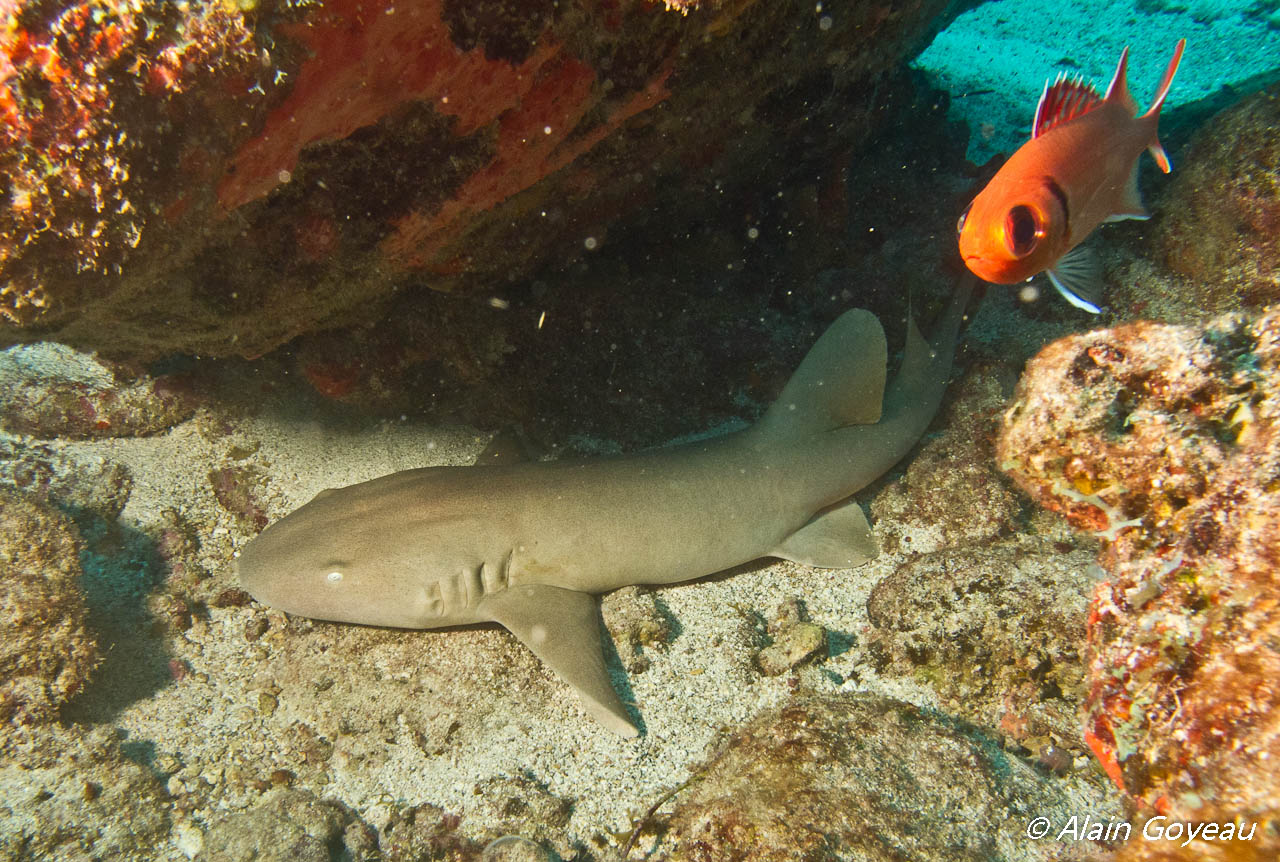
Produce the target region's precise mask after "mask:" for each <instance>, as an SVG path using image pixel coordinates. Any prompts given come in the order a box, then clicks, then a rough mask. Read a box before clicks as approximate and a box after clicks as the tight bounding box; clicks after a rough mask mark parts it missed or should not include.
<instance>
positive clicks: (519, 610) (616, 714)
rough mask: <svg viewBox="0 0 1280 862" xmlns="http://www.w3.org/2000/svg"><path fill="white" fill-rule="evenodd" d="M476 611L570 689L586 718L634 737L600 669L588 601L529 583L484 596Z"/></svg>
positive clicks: (595, 623) (593, 607) (594, 611)
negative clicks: (531, 654) (535, 658)
mask: <svg viewBox="0 0 1280 862" xmlns="http://www.w3.org/2000/svg"><path fill="white" fill-rule="evenodd" d="M481 610H482V611H484V612H485V613H486V614H487V615H488V616H489V618H490V619H492V620H493V621H494V622H496V623H500V624H501V625H503V626H505V627H506V629H507V630H508V631H509V632H511V633H512V634H513V635H515V636H516V637H517V638H519V639H520V642H521V643H523V644H524V645H525V646H527V647H528V648H529V649H530V650H532V651H533V654H534V655H536V656H537V657H538V658H539V659H541V660H542V661H544V662H546V664H547V666H548V667H550V668H551V669H552V670H553V671H555V672H556V673H557V674H558V675H559V676H560V678H561V679H563V680H564V681H565V682H567V683H569V685H571V686H573V688H574V689H575V690H576V691H577V692H578V697H579V699H581V701H582V705H583V707H584V708H585V709H586V710H587V712H588V713H590V715H591V717H592V718H594V719H596V720H597V721H599V722H600V723H601V724H603V725H604V726H605V727H607V728H609V729H610V730H612V731H613V732H614V733H618V734H621V735H622V736H626V737H632V736H637V735H638V734H639V731H638V730H636V726H635V725H634V724H632V723H631V719H630V718H628V717H627V710H626V708H625V707H624V706H623V705H622V701H621V700H620V699H619V698H618V693H617V692H616V691H614V688H613V683H612V682H611V681H610V679H609V671H608V669H607V668H605V665H604V651H603V650H602V649H601V642H600V623H599V621H598V619H597V617H598V616H599V611H598V610H597V609H596V600H595V598H594V597H592V596H590V595H588V594H587V593H580V592H577V591H576V590H566V589H562V588H561V587H552V586H547V585H546V584H530V585H527V586H521V587H511V588H510V589H507V590H504V591H503V592H500V593H496V594H494V595H491V596H489V597H487V598H486V599H485V600H484V602H483V604H482V605H481Z"/></svg>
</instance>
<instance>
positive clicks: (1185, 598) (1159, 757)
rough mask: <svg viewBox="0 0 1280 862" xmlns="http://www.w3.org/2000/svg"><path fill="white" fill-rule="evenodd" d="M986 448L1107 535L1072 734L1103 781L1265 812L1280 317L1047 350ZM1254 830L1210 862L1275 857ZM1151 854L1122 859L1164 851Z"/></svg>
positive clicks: (1278, 487)
mask: <svg viewBox="0 0 1280 862" xmlns="http://www.w3.org/2000/svg"><path fill="white" fill-rule="evenodd" d="M997 458H998V459H999V462H1000V464H1001V466H1002V467H1003V468H1004V469H1005V470H1006V471H1007V472H1008V473H1009V475H1011V476H1012V477H1013V478H1014V480H1015V481H1016V482H1017V483H1018V484H1019V485H1020V486H1021V487H1022V488H1023V489H1024V490H1025V491H1027V493H1029V494H1030V495H1031V496H1032V497H1034V498H1035V499H1036V500H1037V501H1038V502H1039V503H1041V505H1043V506H1045V507H1047V508H1049V509H1051V510H1054V511H1057V512H1061V513H1062V514H1063V515H1065V516H1066V518H1067V519H1068V520H1069V521H1070V522H1071V523H1072V524H1073V525H1075V526H1076V527H1077V528H1079V529H1082V530H1087V531H1089V532H1092V533H1095V534H1097V535H1099V536H1102V537H1104V538H1106V539H1107V540H1108V541H1107V542H1106V543H1105V544H1104V550H1103V552H1102V554H1101V559H1100V563H1101V565H1102V567H1103V568H1104V569H1105V570H1106V575H1105V580H1103V581H1102V582H1100V583H1098V584H1097V586H1096V587H1095V589H1094V593H1093V597H1092V603H1091V606H1090V614H1089V631H1088V649H1089V667H1088V677H1087V685H1088V694H1087V698H1086V716H1085V727H1084V738H1085V741H1086V742H1088V744H1089V745H1090V747H1091V748H1092V749H1093V751H1094V753H1095V754H1096V755H1097V757H1098V759H1099V761H1100V762H1101V764H1102V766H1103V767H1104V769H1106V771H1107V773H1108V774H1109V775H1110V776H1111V778H1112V780H1113V781H1114V782H1115V783H1116V784H1117V785H1118V786H1119V787H1120V788H1121V789H1123V790H1124V791H1126V792H1127V793H1128V794H1130V795H1131V796H1132V797H1133V798H1135V799H1136V800H1137V801H1138V802H1139V803H1140V804H1142V805H1143V806H1145V807H1146V808H1147V811H1148V812H1149V813H1150V812H1159V813H1160V814H1162V815H1168V816H1169V817H1171V818H1179V819H1192V820H1197V821H1204V820H1230V819H1232V818H1235V817H1237V816H1238V817H1242V818H1247V819H1251V820H1261V821H1266V820H1268V819H1269V818H1271V819H1274V818H1275V816H1276V814H1277V813H1278V812H1280V722H1277V716H1280V604H1277V600H1276V597H1277V595H1280V311H1271V312H1269V313H1267V314H1264V315H1262V316H1258V317H1252V318H1248V317H1244V316H1239V315H1236V316H1227V317H1223V318H1219V319H1217V320H1215V321H1213V322H1211V323H1210V324H1208V325H1207V326H1205V327H1190V326H1171V325H1161V324H1156V323H1146V322H1143V323H1133V324H1129V325H1126V326H1121V327H1117V328H1114V329H1104V330H1097V331H1094V332H1089V333H1086V334H1083V335H1077V336H1072V337H1069V338H1065V339H1062V340H1060V341H1057V342H1055V343H1053V344H1051V345H1049V346H1048V347H1046V348H1045V349H1044V350H1042V351H1041V352H1040V354H1039V355H1038V356H1037V357H1035V359H1033V360H1032V361H1031V362H1030V363H1029V364H1028V366H1027V369H1026V372H1025V373H1024V375H1023V377H1022V380H1021V382H1020V383H1019V385H1018V390H1017V393H1016V395H1015V398H1014V402H1013V405H1012V406H1011V407H1010V408H1009V410H1008V412H1007V413H1006V415H1005V419H1004V427H1003V430H1002V433H1001V436H1000V439H999V441H998V444H997ZM1262 832H1264V833H1266V835H1269V836H1270V837H1269V838H1268V837H1266V835H1264V836H1263V837H1262V838H1261V839H1260V840H1262V841H1264V842H1269V843H1265V844H1264V845H1257V846H1250V847H1249V848H1247V850H1248V852H1249V853H1254V852H1255V851H1256V850H1257V849H1258V846H1262V847H1263V848H1264V850H1266V853H1264V856H1250V855H1244V856H1240V857H1236V856H1230V857H1222V858H1275V857H1274V854H1275V852H1276V848H1277V846H1280V839H1277V838H1276V836H1275V833H1274V831H1273V830H1269V829H1267V828H1265V827H1262ZM1138 843H1142V842H1141V839H1139V842H1138ZM1202 843H1203V842H1202ZM1268 848H1269V849H1268ZM1164 849H1168V848H1164ZM1201 849H1203V847H1202V848H1201ZM1211 849H1212V848H1211ZM1157 850H1160V848H1157V847H1155V846H1152V847H1150V848H1147V849H1141V848H1136V846H1135V848H1126V849H1125V850H1124V851H1123V853H1124V854H1127V855H1123V856H1122V858H1125V859H1134V860H1137V859H1155V858H1160V859H1164V858H1173V857H1169V856H1167V855H1159V853H1158V852H1157ZM1160 852H1164V851H1163V850H1160ZM1179 852H1181V851H1179ZM1206 852H1208V851H1206ZM1213 852H1214V853H1217V852H1218V851H1217V850H1216V849H1215V850H1214V851H1213ZM1224 852H1225V851H1224ZM1144 854H1146V855H1144ZM1152 854H1154V855H1152ZM1267 854H1270V855H1267ZM1178 858H1208V857H1207V856H1185V857H1178ZM1214 858H1218V857H1217V856H1215V857H1214Z"/></svg>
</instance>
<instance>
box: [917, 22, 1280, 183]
mask: <svg viewBox="0 0 1280 862" xmlns="http://www.w3.org/2000/svg"><path fill="white" fill-rule="evenodd" d="M1265 5H1266V4H1262V3H1257V2H1254V0H1188V2H1176V0H1146V2H1106V0H1100V2H1078V0H1073V2H1045V0H992V2H988V3H982V4H980V5H978V6H977V7H976V8H974V9H970V10H968V11H966V12H963V13H961V14H960V15H959V16H958V17H957V18H956V19H955V20H954V21H952V22H951V24H950V25H949V26H948V27H947V28H946V29H945V30H943V31H942V32H941V33H939V34H938V35H937V37H936V38H935V39H934V40H933V42H932V44H930V45H929V46H928V47H927V48H926V49H925V50H924V51H923V52H921V54H920V56H919V57H917V58H916V60H915V62H914V63H913V65H914V66H916V67H918V68H920V69H923V70H924V71H925V72H927V73H928V74H929V75H930V77H931V78H932V79H933V81H934V83H935V84H936V85H937V86H938V87H940V88H942V89H944V90H946V91H947V92H949V93H950V94H951V111H950V113H951V116H952V117H953V118H955V119H959V120H963V121H965V122H966V123H967V124H968V125H969V128H970V131H971V136H970V138H969V159H970V160H971V161H973V162H975V163H976V164H982V163H984V162H986V161H987V160H988V159H990V158H991V157H992V156H993V155H995V154H996V153H999V152H1005V153H1009V152H1012V151H1013V150H1014V149H1016V148H1017V147H1018V146H1019V145H1021V144H1022V143H1023V142H1024V141H1026V139H1027V138H1028V137H1029V136H1030V134H1031V121H1032V119H1033V118H1034V116H1035V107H1036V102H1037V101H1038V100H1039V98H1040V93H1041V90H1042V89H1043V87H1044V85H1045V82H1046V80H1050V79H1052V78H1054V77H1056V76H1057V75H1058V74H1059V73H1063V74H1066V75H1068V76H1076V75H1080V76H1082V77H1083V78H1084V80H1085V81H1086V82H1091V83H1092V84H1093V85H1094V86H1095V87H1096V88H1097V89H1098V92H1100V93H1102V92H1105V91H1106V88H1107V84H1108V83H1110V81H1111V76H1112V74H1114V72H1115V68H1116V62H1117V61H1118V60H1119V59H1120V52H1121V51H1122V50H1123V49H1124V48H1125V46H1128V47H1129V73H1128V80H1129V91H1130V92H1131V93H1132V94H1133V97H1134V99H1135V100H1136V101H1137V102H1138V106H1139V108H1140V109H1141V110H1144V111H1145V110H1146V108H1147V106H1148V105H1149V104H1150V103H1151V97H1152V95H1153V94H1154V92H1155V88H1156V84H1157V83H1159V81H1160V76H1161V75H1163V74H1164V70H1165V66H1166V65H1168V63H1169V58H1170V56H1171V55H1172V54H1173V48H1174V45H1176V44H1177V42H1178V40H1179V39H1184V38H1185V39H1186V40H1187V48H1186V52H1185V53H1184V54H1183V57H1182V64H1181V65H1180V66H1179V68H1178V75H1177V77H1176V78H1175V79H1174V85H1173V89H1172V90H1171V91H1170V92H1169V98H1168V99H1167V100H1166V102H1165V106H1164V113H1165V114H1169V113H1171V112H1173V111H1176V110H1177V109H1178V107H1179V106H1181V105H1185V104H1188V103H1190V102H1195V101H1198V100H1200V99H1204V98H1205V97H1207V96H1211V95H1213V94H1214V93H1215V92H1217V91H1218V90H1219V89H1220V88H1222V87H1224V86H1230V87H1237V88H1238V87H1242V86H1249V85H1252V86H1253V87H1257V86H1258V85H1259V84H1260V83H1261V82H1262V81H1264V80H1275V79H1276V78H1277V77H1280V59H1278V58H1280V11H1275V10H1274V8H1273V10H1272V11H1271V12H1270V13H1267V12H1266V11H1265ZM1268 14H1270V16H1271V18H1270V19H1268V18H1267V15H1268ZM1251 82H1252V83H1251ZM1175 167H1176V166H1175Z"/></svg>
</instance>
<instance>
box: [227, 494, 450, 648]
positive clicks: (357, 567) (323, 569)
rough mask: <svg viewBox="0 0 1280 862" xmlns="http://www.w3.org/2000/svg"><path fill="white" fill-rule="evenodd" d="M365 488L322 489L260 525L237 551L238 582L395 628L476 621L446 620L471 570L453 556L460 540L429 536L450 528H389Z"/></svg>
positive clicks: (278, 602) (266, 594)
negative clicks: (462, 576) (371, 507)
mask: <svg viewBox="0 0 1280 862" xmlns="http://www.w3.org/2000/svg"><path fill="white" fill-rule="evenodd" d="M366 484H368V483H366ZM364 490H365V489H364V487H363V486H362V485H355V486H352V487H350V488H343V489H339V490H327V491H321V492H320V493H319V494H318V495H316V497H315V498H314V499H313V500H311V502H309V503H307V504H306V505H305V506H302V507H301V508H300V509H298V510H297V511H295V512H293V513H292V514H290V515H289V516H288V517H286V518H283V519H281V520H279V521H277V522H275V523H274V524H272V525H271V526H269V527H267V529H265V530H263V531H262V533H260V534H259V535H258V537H257V538H256V539H254V540H253V541H252V542H250V543H249V544H248V545H246V546H245V547H244V549H243V550H242V551H241V552H240V556H239V559H238V560H237V563H236V568H237V571H238V574H239V579H240V584H241V585H242V586H243V587H244V589H245V590H246V591H247V592H248V593H249V595H251V596H253V598H255V599H256V600H258V601H259V602H261V603H263V604H265V605H270V606H271V607H274V608H278V609H280V610H282V611H285V612H286V613H290V614H298V615H301V616H306V617H312V618H315V619H323V620H336V621H340V622H351V623H363V624H365V625H377V626H392V627H396V628H425V627H429V626H434V625H440V624H442V623H452V622H470V621H472V620H470V619H465V618H462V619H453V618H451V619H450V620H448V621H444V620H442V619H441V618H442V617H443V616H444V614H445V613H446V611H452V612H454V613H453V614H452V617H458V616H459V614H457V613H456V611H457V610H459V608H457V607H456V605H457V602H450V601H448V600H447V599H448V598H449V597H451V596H452V594H453V592H454V591H453V590H452V589H451V586H452V585H453V583H454V582H456V581H457V580H458V573H459V572H462V571H463V570H464V569H466V564H465V562H464V561H463V560H462V559H460V558H459V559H454V557H456V556H457V553H458V550H457V548H458V546H457V544H456V543H451V542H449V541H447V537H446V536H444V535H438V536H437V538H438V541H431V539H432V538H433V536H432V534H433V533H437V534H438V533H441V532H447V531H448V530H447V526H448V525H447V524H442V525H439V526H442V527H443V528H444V529H443V530H433V529H432V525H430V524H425V525H424V524H423V523H422V522H416V523H413V524H408V523H406V524H405V525H404V529H401V530H395V529H387V521H386V519H387V517H388V513H385V512H372V511H367V507H366V505H365V503H366V500H365V499H363V498H365V497H366V494H365V493H364ZM401 514H402V516H403V513H401ZM395 516H396V513H390V517H393V518H394V517H395ZM433 549H438V550H433ZM446 557H447V558H446ZM433 574H438V575H439V577H433ZM463 610H465V608H464V609H463ZM463 616H465V614H464V615H463Z"/></svg>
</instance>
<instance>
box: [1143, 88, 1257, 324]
mask: <svg viewBox="0 0 1280 862" xmlns="http://www.w3.org/2000/svg"><path fill="white" fill-rule="evenodd" d="M1159 210H1160V213H1161V215H1160V219H1161V221H1160V224H1159V225H1158V227H1157V235H1156V258H1157V260H1160V261H1162V262H1163V263H1164V264H1165V266H1167V267H1168V268H1169V269H1170V270H1172V271H1173V272H1175V273H1177V274H1178V275H1181V276H1184V277H1185V278H1187V279H1189V282H1188V284H1187V285H1186V286H1187V287H1188V288H1189V290H1188V295H1186V296H1181V297H1177V298H1176V299H1175V302H1184V303H1187V304H1189V305H1190V307H1192V308H1195V309H1198V310H1200V311H1201V312H1204V311H1208V312H1210V313H1222V312H1225V311H1230V310H1232V309H1235V308H1239V307H1241V306H1242V305H1246V306H1260V305H1265V304H1266V303H1268V302H1275V301H1276V300H1280V85H1277V86H1273V87H1271V88H1270V89H1268V90H1265V91H1263V92H1261V93H1255V94H1254V95H1252V96H1248V97H1246V98H1245V99H1242V100H1241V101H1240V102H1239V103H1237V104H1236V105H1234V106H1232V107H1230V108H1228V109H1226V110H1225V111H1223V112H1222V113H1220V114H1218V115H1217V116H1215V117H1214V118H1213V119H1211V120H1209V122H1208V123H1207V124H1206V125H1205V127H1204V128H1203V129H1202V130H1201V131H1200V132H1199V133H1198V134H1197V136H1196V137H1195V138H1194V139H1193V140H1192V142H1191V145H1190V146H1189V147H1188V148H1187V150H1186V152H1185V153H1184V154H1183V155H1182V157H1181V158H1180V159H1179V164H1178V170H1177V171H1176V172H1175V173H1174V176H1173V180H1172V182H1170V184H1169V187H1168V189H1167V190H1166V191H1165V193H1164V194H1163V195H1162V196H1161V201H1160V207H1159Z"/></svg>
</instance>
